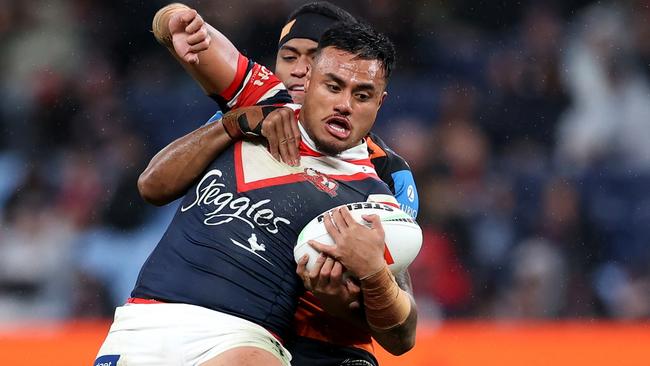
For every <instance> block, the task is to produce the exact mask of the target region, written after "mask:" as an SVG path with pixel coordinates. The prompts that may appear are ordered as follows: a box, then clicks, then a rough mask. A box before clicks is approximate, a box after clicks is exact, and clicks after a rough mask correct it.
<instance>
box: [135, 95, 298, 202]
mask: <svg viewBox="0 0 650 366" xmlns="http://www.w3.org/2000/svg"><path fill="white" fill-rule="evenodd" d="M292 116H294V113H293V110H291V109H289V108H284V107H271V106H253V107H244V108H240V109H237V110H234V111H230V112H228V113H226V114H225V115H224V116H223V118H222V120H221V121H220V122H214V123H210V124H208V125H205V126H203V127H201V128H199V129H197V130H195V131H192V132H190V133H188V134H187V135H185V136H183V137H181V138H179V139H177V140H175V141H174V142H172V143H171V144H169V145H167V146H166V147H165V148H164V149H162V150H161V151H160V152H159V153H158V154H156V155H155V156H154V157H153V159H151V161H150V162H149V165H148V166H147V168H146V169H145V170H144V172H142V174H140V177H139V178H138V190H139V191H140V196H142V198H144V200H145V201H147V202H149V203H152V204H154V205H158V206H162V205H165V204H167V203H169V202H171V201H173V200H175V199H177V198H179V197H181V196H182V195H183V194H185V192H186V191H187V189H188V188H189V187H190V186H191V185H192V184H193V183H194V181H195V180H196V179H197V178H198V177H199V175H200V174H201V173H202V172H203V171H204V170H205V169H206V168H207V167H208V165H209V164H210V163H211V162H212V161H213V160H214V159H215V158H216V157H217V156H219V154H221V153H222V152H223V151H224V150H225V149H226V148H228V146H230V144H231V143H232V141H233V140H237V139H241V138H243V137H244V136H245V135H248V136H256V135H257V136H259V134H261V135H264V136H267V138H268V141H269V143H271V141H275V142H276V145H277V138H278V136H283V134H278V133H276V132H275V131H276V129H277V128H281V127H278V125H279V124H282V123H283V124H291V123H293V122H292V120H291V118H292ZM293 118H295V117H293ZM283 131H284V130H283ZM285 145H290V144H285ZM289 147H293V148H294V151H292V153H293V154H294V155H297V154H298V152H297V147H295V146H294V145H291V146H285V149H288V148H289ZM285 151H287V150H285ZM286 154H288V152H286ZM287 156H288V155H287ZM278 158H279V156H278ZM283 158H284V156H283Z"/></svg>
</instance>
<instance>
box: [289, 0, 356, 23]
mask: <svg viewBox="0 0 650 366" xmlns="http://www.w3.org/2000/svg"><path fill="white" fill-rule="evenodd" d="M302 14H318V15H322V16H324V17H328V18H332V19H333V20H335V21H339V22H356V21H357V19H356V18H355V17H354V16H352V14H350V13H348V12H347V11H345V10H343V9H341V8H339V7H338V6H336V5H334V4H332V3H330V2H327V1H315V2H313V3H307V4H305V5H302V6H300V7H299V8H298V9H296V10H294V11H293V12H292V13H291V14H290V15H289V17H288V18H287V23H289V22H290V21H292V20H294V19H296V18H297V17H298V16H300V15H302Z"/></svg>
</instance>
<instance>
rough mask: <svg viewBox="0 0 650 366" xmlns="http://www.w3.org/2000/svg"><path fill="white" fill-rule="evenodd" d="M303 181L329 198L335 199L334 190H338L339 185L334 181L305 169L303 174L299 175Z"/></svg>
mask: <svg viewBox="0 0 650 366" xmlns="http://www.w3.org/2000/svg"><path fill="white" fill-rule="evenodd" d="M300 175H302V177H303V178H305V180H307V181H308V182H309V183H311V184H313V185H314V186H315V187H316V188H318V190H319V191H322V192H325V193H327V194H329V195H330V197H336V195H337V194H338V193H337V192H336V190H337V189H338V188H339V184H338V182H337V181H335V180H334V179H330V178H329V177H327V176H326V175H325V174H323V173H321V172H319V171H317V170H315V169H312V168H305V171H304V172H303V173H300Z"/></svg>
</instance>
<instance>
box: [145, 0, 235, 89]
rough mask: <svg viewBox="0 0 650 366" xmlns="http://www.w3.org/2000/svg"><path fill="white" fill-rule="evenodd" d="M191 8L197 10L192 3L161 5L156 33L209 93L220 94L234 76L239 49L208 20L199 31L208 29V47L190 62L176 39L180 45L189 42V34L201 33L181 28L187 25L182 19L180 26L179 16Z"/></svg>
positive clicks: (154, 26) (157, 17) (154, 25)
mask: <svg viewBox="0 0 650 366" xmlns="http://www.w3.org/2000/svg"><path fill="white" fill-rule="evenodd" d="M188 12H191V13H192V14H194V13H193V10H192V9H191V8H190V7H188V6H186V5H184V4H179V3H173V4H169V5H167V6H165V7H163V8H161V9H160V10H159V11H158V12H157V13H156V15H155V16H154V19H153V21H152V29H153V33H154V36H155V37H156V39H157V40H158V42H159V43H160V44H162V45H164V46H165V47H167V49H168V50H169V52H170V53H171V54H172V56H173V57H174V58H175V59H176V60H177V61H178V62H179V63H180V64H181V65H182V66H183V68H185V70H186V71H187V72H188V73H189V74H190V75H191V76H192V78H194V80H196V81H197V82H198V83H199V85H200V86H201V88H202V89H203V91H204V92H205V93H206V94H207V95H213V94H219V93H221V92H223V91H224V90H225V89H226V88H227V87H228V86H229V85H230V84H231V83H232V81H233V80H234V78H235V75H236V73H237V62H238V59H239V51H238V50H237V48H236V47H235V46H234V45H233V44H232V42H230V40H229V39H228V38H227V37H226V36H224V35H223V34H222V33H221V32H219V31H218V30H217V29H215V28H214V27H212V26H211V25H210V24H208V23H207V22H206V23H204V25H203V27H201V30H200V31H199V32H201V31H203V28H205V30H207V33H208V37H206V38H209V39H210V42H209V46H208V48H207V49H206V50H203V51H201V52H198V53H197V54H196V55H197V56H198V60H199V62H198V63H190V62H188V61H186V60H184V59H183V56H184V55H182V54H181V55H179V54H178V52H184V51H179V50H180V49H181V48H175V46H174V43H175V42H177V43H178V44H176V47H180V44H185V43H186V42H187V38H188V37H190V36H195V35H196V34H198V32H197V33H193V34H192V35H190V34H188V33H186V32H184V31H182V30H180V29H179V27H180V28H181V29H182V28H183V27H185V26H187V24H185V23H180V26H179V17H181V15H182V14H184V13H188ZM196 17H198V18H199V19H201V18H200V15H198V14H196ZM172 18H176V19H172ZM172 24H174V27H175V29H176V31H175V33H174V34H173V33H172V30H171V29H170V27H171V26H172ZM185 29H186V28H185ZM184 46H185V47H188V46H189V45H188V44H185V45H184Z"/></svg>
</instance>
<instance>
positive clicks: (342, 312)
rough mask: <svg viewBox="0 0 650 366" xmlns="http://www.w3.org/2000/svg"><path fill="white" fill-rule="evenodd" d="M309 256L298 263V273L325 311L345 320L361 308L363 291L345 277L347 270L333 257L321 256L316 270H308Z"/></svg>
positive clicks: (315, 266)
mask: <svg viewBox="0 0 650 366" xmlns="http://www.w3.org/2000/svg"><path fill="white" fill-rule="evenodd" d="M308 259H309V256H307V255H305V256H303V257H302V258H301V259H300V261H299V262H298V267H297V269H296V273H297V274H298V276H300V278H301V279H302V281H303V284H304V286H305V288H306V289H307V290H309V291H311V292H312V293H313V294H314V296H316V298H317V299H318V300H319V301H320V302H321V305H322V306H323V309H325V311H326V312H327V313H329V314H331V315H334V316H338V317H341V318H345V317H347V316H349V315H350V312H351V311H354V310H356V309H358V308H359V307H360V305H359V299H360V293H361V289H360V288H359V286H357V285H356V284H355V283H354V282H353V281H352V280H351V279H350V278H346V276H344V275H343V273H344V272H345V268H344V267H343V265H342V264H341V262H338V261H336V260H334V259H333V258H331V257H328V256H325V255H320V256H319V257H318V259H317V260H316V263H315V265H314V268H312V270H311V271H308V270H307V261H308Z"/></svg>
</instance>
